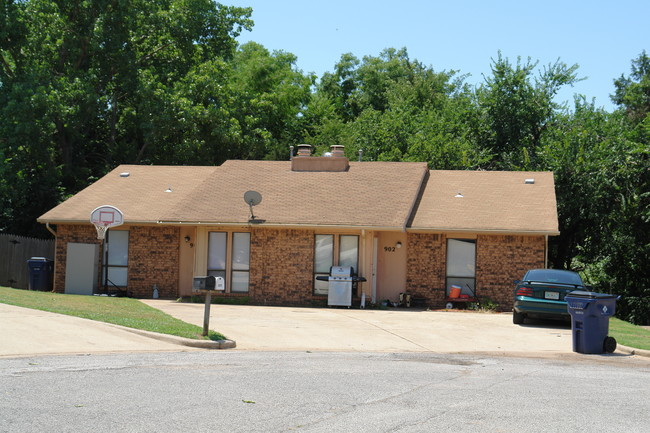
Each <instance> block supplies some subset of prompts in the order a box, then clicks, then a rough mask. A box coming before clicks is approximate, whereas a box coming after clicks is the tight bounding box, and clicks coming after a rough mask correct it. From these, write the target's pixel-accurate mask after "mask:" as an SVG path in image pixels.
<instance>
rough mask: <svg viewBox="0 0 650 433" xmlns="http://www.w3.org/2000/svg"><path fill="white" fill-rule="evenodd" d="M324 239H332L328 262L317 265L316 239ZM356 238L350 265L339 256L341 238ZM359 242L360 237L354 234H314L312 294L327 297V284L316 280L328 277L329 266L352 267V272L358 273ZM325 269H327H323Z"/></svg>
mask: <svg viewBox="0 0 650 433" xmlns="http://www.w3.org/2000/svg"><path fill="white" fill-rule="evenodd" d="M319 237H321V238H323V239H324V238H326V237H330V238H331V239H332V242H331V243H330V246H331V248H330V260H329V261H326V263H322V264H320V266H318V265H319V264H318V263H317V258H318V256H317V254H316V250H317V248H318V238H319ZM347 237H350V238H356V254H355V260H354V262H355V263H354V264H352V263H351V262H350V261H347V260H345V258H344V257H342V256H341V253H342V251H341V244H342V242H341V238H347ZM359 240H360V236H359V235H355V234H331V233H316V234H315V235H314V263H313V288H312V294H314V295H318V296H327V294H328V292H329V283H328V282H327V281H319V280H317V279H316V277H317V276H319V275H329V273H330V267H331V266H352V267H353V268H354V272H355V273H358V272H359ZM325 268H327V269H325Z"/></svg>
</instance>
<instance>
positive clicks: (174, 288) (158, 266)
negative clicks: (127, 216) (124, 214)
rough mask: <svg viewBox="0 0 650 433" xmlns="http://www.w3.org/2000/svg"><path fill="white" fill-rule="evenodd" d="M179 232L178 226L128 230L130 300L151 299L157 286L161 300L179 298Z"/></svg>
mask: <svg viewBox="0 0 650 433" xmlns="http://www.w3.org/2000/svg"><path fill="white" fill-rule="evenodd" d="M179 230H180V229H179V228H178V227H175V226H162V227H160V226H132V227H130V228H129V282H128V288H127V293H128V294H129V296H133V297H135V298H151V297H152V295H153V285H154V284H155V285H156V286H157V287H158V296H160V297H161V298H167V299H173V298H176V297H177V296H178V261H179V239H180V234H179Z"/></svg>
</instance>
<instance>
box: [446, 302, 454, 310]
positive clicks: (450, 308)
mask: <svg viewBox="0 0 650 433" xmlns="http://www.w3.org/2000/svg"><path fill="white" fill-rule="evenodd" d="M445 308H446V309H447V310H453V309H454V304H452V303H451V302H447V305H445Z"/></svg>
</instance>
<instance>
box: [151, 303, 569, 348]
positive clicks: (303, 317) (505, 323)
mask: <svg viewBox="0 0 650 433" xmlns="http://www.w3.org/2000/svg"><path fill="white" fill-rule="evenodd" d="M143 302H145V303H146V304H148V305H150V306H152V307H154V308H157V309H159V310H162V311H164V312H166V313H168V314H170V315H171V316H173V317H176V318H179V319H181V320H183V321H185V322H188V323H193V324H196V325H199V326H203V313H204V304H189V303H178V302H174V301H166V300H143ZM210 313H211V314H210V329H214V330H216V331H219V332H221V333H223V334H224V335H226V337H228V338H230V339H232V340H235V341H236V342H237V349H236V350H268V351H272V350H273V351H275V350H310V351H357V352H437V353H468V352H483V353H494V354H506V353H507V354H511V355H517V354H521V355H531V354H533V353H534V354H571V353H573V352H572V337H571V329H570V328H569V327H567V326H554V325H553V324H552V323H551V324H549V323H544V324H543V326H536V325H524V326H518V325H513V323H512V314H509V313H501V314H496V313H494V314H491V313H476V312H459V311H449V312H445V311H417V310H408V309H404V310H401V309H389V310H356V309H347V308H291V307H262V306H241V305H215V304H213V305H211V308H210Z"/></svg>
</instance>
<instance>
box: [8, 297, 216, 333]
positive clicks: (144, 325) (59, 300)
mask: <svg viewBox="0 0 650 433" xmlns="http://www.w3.org/2000/svg"><path fill="white" fill-rule="evenodd" d="M0 302H1V303H3V304H10V305H17V306H19V307H25V308H32V309H35V310H43V311H50V312H52V313H60V314H67V315H69V316H77V317H83V318H86V319H92V320H97V321H100V322H107V323H113V324H116V325H122V326H126V327H129V328H135V329H142V330H145V331H152V332H158V333H161V334H169V335H176V336H178V337H185V338H192V339H210V340H222V339H224V338H225V337H224V336H223V335H221V334H219V333H218V332H214V331H210V332H209V335H208V336H207V337H203V336H201V334H202V333H203V329H202V328H201V327H199V326H196V325H191V324H189V323H185V322H183V321H182V320H178V319H175V318H173V317H172V316H170V315H169V314H165V313H163V312H162V311H160V310H156V309H155V308H152V307H150V306H148V305H145V304H143V303H142V302H140V301H138V300H137V299H131V298H114V297H108V296H82V295H63V294H59V293H52V292H37V291H29V290H20V289H11V288H8V287H1V286H0Z"/></svg>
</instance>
